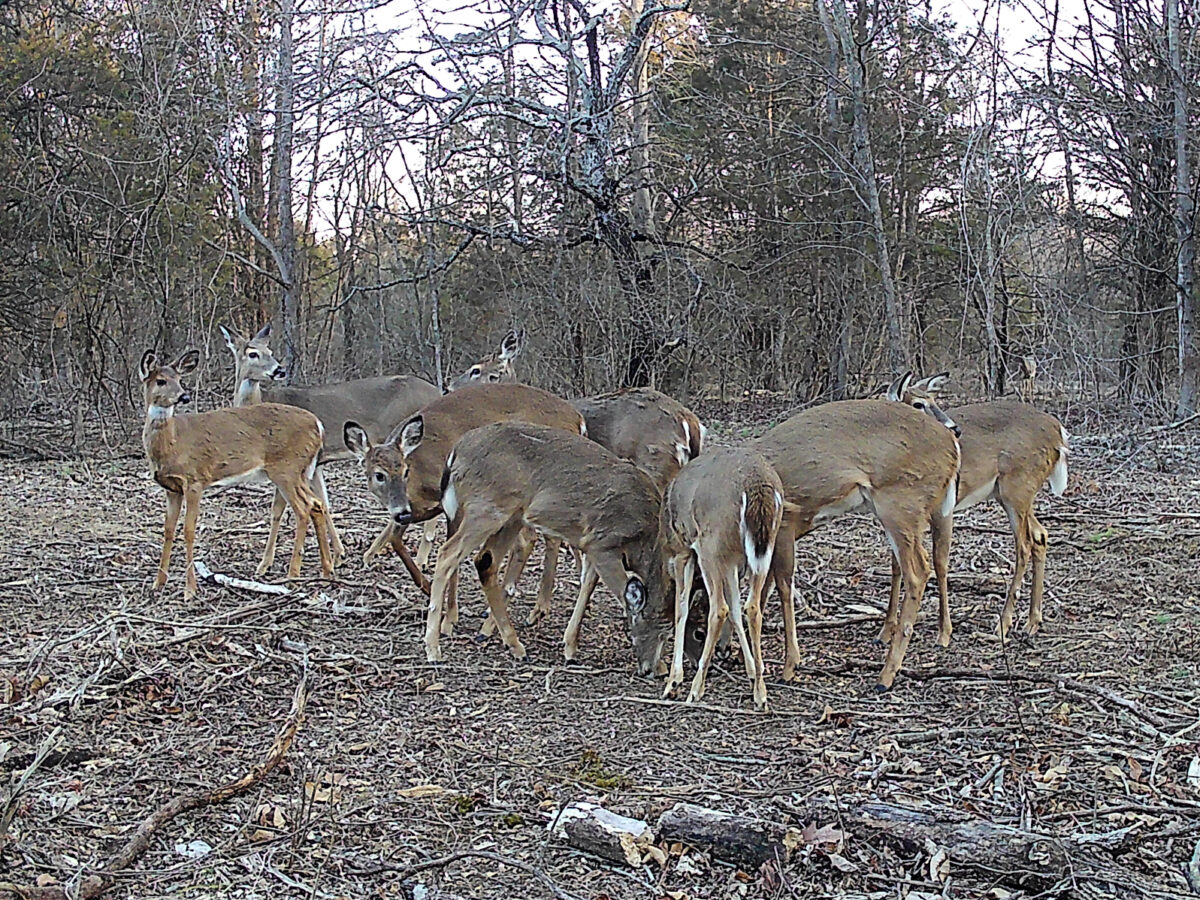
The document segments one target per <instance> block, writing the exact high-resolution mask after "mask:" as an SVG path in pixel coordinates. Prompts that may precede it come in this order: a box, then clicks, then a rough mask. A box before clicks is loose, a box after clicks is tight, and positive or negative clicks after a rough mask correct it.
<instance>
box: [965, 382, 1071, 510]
mask: <svg viewBox="0 0 1200 900" xmlns="http://www.w3.org/2000/svg"><path fill="white" fill-rule="evenodd" d="M951 414H952V415H953V416H954V420H955V421H956V422H958V424H959V426H960V427H961V428H962V436H961V437H960V438H959V443H960V444H961V446H962V456H963V459H962V474H961V476H960V480H961V488H960V490H959V497H960V500H961V501H966V500H968V499H973V498H972V495H974V494H976V493H977V492H978V491H980V490H982V489H983V488H985V487H987V486H988V485H990V484H992V483H993V482H995V481H996V480H997V479H1006V478H1013V477H1019V478H1022V479H1028V480H1029V481H1030V486H1029V489H1030V490H1031V491H1032V492H1036V490H1037V488H1039V487H1041V485H1042V484H1044V483H1045V482H1046V480H1047V479H1048V478H1049V477H1050V473H1051V472H1052V471H1053V470H1054V467H1055V465H1056V464H1058V461H1059V459H1060V457H1061V456H1062V455H1063V454H1064V453H1066V450H1067V434H1066V431H1065V430H1064V429H1063V426H1062V423H1061V422H1059V421H1058V419H1056V418H1055V417H1054V416H1052V415H1050V414H1049V413H1044V412H1042V411H1041V410H1039V409H1037V408H1035V407H1033V406H1030V405H1029V404H1027V403H1019V402H1016V401H1013V400H996V401H991V402H988V403H972V404H968V405H967V406H959V407H955V408H954V409H953V410H952V411H951ZM979 499H982V498H979Z"/></svg>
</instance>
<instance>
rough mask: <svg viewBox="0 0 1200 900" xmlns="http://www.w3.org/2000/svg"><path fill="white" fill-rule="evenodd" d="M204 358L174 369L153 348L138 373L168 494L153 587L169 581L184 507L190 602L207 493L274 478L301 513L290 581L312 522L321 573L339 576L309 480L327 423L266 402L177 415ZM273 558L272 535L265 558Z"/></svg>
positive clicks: (188, 358) (147, 443)
mask: <svg viewBox="0 0 1200 900" xmlns="http://www.w3.org/2000/svg"><path fill="white" fill-rule="evenodd" d="M199 359H200V355H199V354H198V353H197V352H196V351H195V350H188V351H186V352H185V353H184V354H183V355H182V356H180V357H179V359H178V360H176V361H175V362H174V363H172V364H170V365H167V364H165V363H163V362H161V361H160V360H159V359H158V357H157V355H156V354H155V352H154V351H153V350H147V351H146V353H145V355H143V356H142V361H141V365H140V366H139V370H138V374H139V377H140V378H141V381H142V387H143V390H144V394H145V401H146V425H145V428H144V429H143V431H142V444H143V446H144V447H145V449H146V458H147V459H149V461H150V472H151V475H152V476H153V477H154V480H155V481H157V482H158V483H159V484H160V485H162V486H163V487H164V488H165V489H166V491H167V520H166V527H165V528H164V530H163V546H162V557H161V559H160V561H159V564H158V574H157V576H156V577H155V579H154V587H155V588H156V589H157V588H161V587H162V586H163V585H164V584H166V581H167V567H168V564H169V563H170V560H171V545H172V544H173V543H174V541H175V527H176V525H177V524H178V522H179V511H180V508H181V507H182V506H183V504H184V502H185V501H186V503H187V512H186V514H185V516H184V520H183V540H184V545H185V547H186V549H187V580H186V587H185V588H184V596H185V597H187V598H189V599H190V598H191V597H193V596H195V593H196V570H195V568H194V566H193V548H194V544H195V539H196V520H197V517H198V515H199V513H200V498H201V497H202V496H203V495H204V490H205V488H208V487H214V486H223V485H228V484H236V483H237V482H240V481H254V480H259V479H261V478H266V479H269V480H270V481H271V482H272V483H273V484H274V485H275V488H276V490H277V491H278V492H279V494H280V495H281V496H283V497H284V498H285V500H286V502H288V503H289V504H291V507H292V510H293V511H294V512H295V514H296V546H295V548H294V549H293V550H292V564H291V566H290V568H289V569H288V577H289V578H296V577H298V576H299V575H300V563H301V560H302V558H303V552H304V535H305V533H306V532H307V531H308V520H309V518H310V517H311V518H313V519H315V520H316V521H315V523H314V526H315V528H314V530H315V531H316V533H317V544H318V545H319V546H320V548H321V570H322V571H323V572H324V574H325V577H326V578H329V577H331V576H332V574H333V562H332V560H331V558H330V553H329V543H328V539H327V536H326V531H325V523H324V521H323V520H324V518H325V509H324V507H323V506H322V505H321V501H320V500H319V499H317V497H315V496H314V495H313V492H312V491H311V490H310V489H309V484H308V482H309V479H310V478H312V475H313V470H314V469H315V468H316V465H317V457H318V455H319V454H320V452H321V443H322V438H323V435H322V429H321V423H320V421H319V420H318V419H317V417H316V416H314V415H313V414H312V413H310V412H307V411H305V410H303V409H297V408H296V407H294V406H283V405H280V404H278V403H263V404H261V405H259V406H254V407H247V408H245V409H219V410H215V411H213V412H206V413H197V414H195V415H191V416H176V415H175V407H176V406H177V405H178V404H180V403H189V402H190V401H191V397H190V395H189V394H188V392H187V390H186V389H185V388H184V387H183V385H182V383H181V381H180V379H181V378H182V377H183V376H184V375H188V374H190V373H191V372H193V371H194V370H195V368H196V366H197V364H198V363H199ZM274 553H275V534H274V532H272V535H271V538H270V540H269V542H268V544H267V548H266V552H265V554H264V559H266V558H267V556H273V555H274Z"/></svg>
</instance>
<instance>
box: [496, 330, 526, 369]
mask: <svg viewBox="0 0 1200 900" xmlns="http://www.w3.org/2000/svg"><path fill="white" fill-rule="evenodd" d="M524 346H525V333H524V332H523V331H517V330H516V329H513V330H512V331H510V332H509V333H508V334H506V335H505V336H504V340H502V341H501V342H500V361H501V362H508V361H509V360H512V359H515V358H516V356H517V354H518V353H520V352H521V349H522V348H523V347H524Z"/></svg>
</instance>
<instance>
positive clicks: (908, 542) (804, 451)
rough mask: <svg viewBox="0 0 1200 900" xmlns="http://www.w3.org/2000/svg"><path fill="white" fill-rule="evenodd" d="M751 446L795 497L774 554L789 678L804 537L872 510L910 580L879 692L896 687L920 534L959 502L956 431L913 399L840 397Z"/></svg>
mask: <svg viewBox="0 0 1200 900" xmlns="http://www.w3.org/2000/svg"><path fill="white" fill-rule="evenodd" d="M753 446H754V447H756V448H757V449H758V450H760V451H761V452H762V454H763V456H765V457H766V458H767V462H769V463H770V464H771V466H772V468H774V469H775V471H776V473H778V475H779V479H780V481H781V482H782V483H783V493H784V500H785V501H786V502H787V503H788V504H790V505H789V506H787V508H786V509H785V512H784V517H783V524H782V525H781V526H780V529H779V536H778V538H777V539H776V541H775V553H774V555H773V557H772V559H771V576H772V578H773V579H774V581H775V587H776V589H777V590H778V591H779V597H780V601H781V603H782V605H783V621H784V631H785V635H786V641H787V658H786V660H785V662H784V668H783V677H784V679H785V680H788V681H790V680H791V679H792V678H793V677H795V671H796V664H797V663H798V662H799V660H800V645H799V642H798V641H797V639H796V613H795V608H794V607H793V605H792V575H793V573H794V571H795V567H796V555H795V554H796V548H795V542H796V538H797V537H799V536H801V535H804V534H807V533H808V532H809V531H811V530H812V529H813V528H814V527H815V526H816V525H819V524H821V523H822V522H827V521H829V520H831V519H834V518H837V517H838V516H841V515H844V514H845V513H849V512H856V511H864V512H867V511H869V512H871V513H872V514H874V516H875V518H877V519H878V520H879V523H880V524H881V525H882V526H883V529H884V532H885V533H886V534H887V537H888V542H889V543H890V544H891V547H892V552H893V554H895V556H896V558H897V560H898V563H899V567H900V572H901V576H902V578H903V581H904V591H905V597H904V604H903V606H902V607H900V609H899V614H898V617H897V616H895V615H891V614H889V615H890V618H889V619H888V620H887V621H886V622H885V625H884V633H885V635H886V637H887V640H888V642H889V647H888V653H887V657H886V659H885V661H884V666H883V671H882V672H880V675H879V683H878V685H877V686H876V690H880V691H885V690H888V689H889V688H891V686H892V682H893V681H894V680H895V678H896V673H897V672H899V671H900V667H901V665H902V664H903V662H904V654H905V652H906V650H907V649H908V642H909V639H910V638H911V637H912V630H913V625H914V623H915V622H916V618H917V612H918V610H919V608H920V603H921V596H922V594H923V593H924V592H925V584H926V582H928V580H929V557H928V556H927V554H926V553H925V548H924V547H923V546H922V536H923V534H924V532H925V530H926V529H927V528H929V527H930V524H931V521H932V520H933V518H934V516H935V515H937V514H939V513H940V514H941V515H943V516H949V515H950V512H951V511H952V510H953V509H954V505H955V502H956V500H955V480H956V477H957V475H958V460H959V453H958V443H957V441H956V440H955V438H954V435H953V434H951V433H950V431H949V430H948V429H946V428H943V427H942V426H940V425H938V424H937V423H936V422H934V421H933V420H932V419H931V418H930V417H929V416H927V415H924V414H922V413H920V412H918V411H917V410H915V409H913V408H912V407H908V406H904V405H902V404H899V403H892V402H890V401H887V400H842V401H838V402H835V403H826V404H823V405H822V406H816V407H813V408H812V409H807V410H804V411H803V412H801V413H798V414H796V415H794V416H792V417H791V418H790V419H788V420H787V421H785V422H782V423H781V424H779V425H776V426H775V427H774V428H772V429H771V430H770V431H768V432H767V433H766V434H765V435H763V436H762V437H761V438H759V439H758V440H757V441H755V442H754V444H753Z"/></svg>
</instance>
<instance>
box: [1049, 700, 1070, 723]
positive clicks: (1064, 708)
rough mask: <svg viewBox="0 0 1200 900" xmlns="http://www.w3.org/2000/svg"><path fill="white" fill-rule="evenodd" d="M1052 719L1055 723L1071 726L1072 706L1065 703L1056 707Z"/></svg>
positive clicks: (1051, 715)
mask: <svg viewBox="0 0 1200 900" xmlns="http://www.w3.org/2000/svg"><path fill="white" fill-rule="evenodd" d="M1050 718H1051V719H1053V720H1054V721H1055V722H1057V723H1058V724H1059V725H1070V724H1071V704H1070V703H1065V702H1064V703H1060V704H1059V705H1058V706H1056V707H1055V709H1054V712H1053V713H1051V714H1050Z"/></svg>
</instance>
